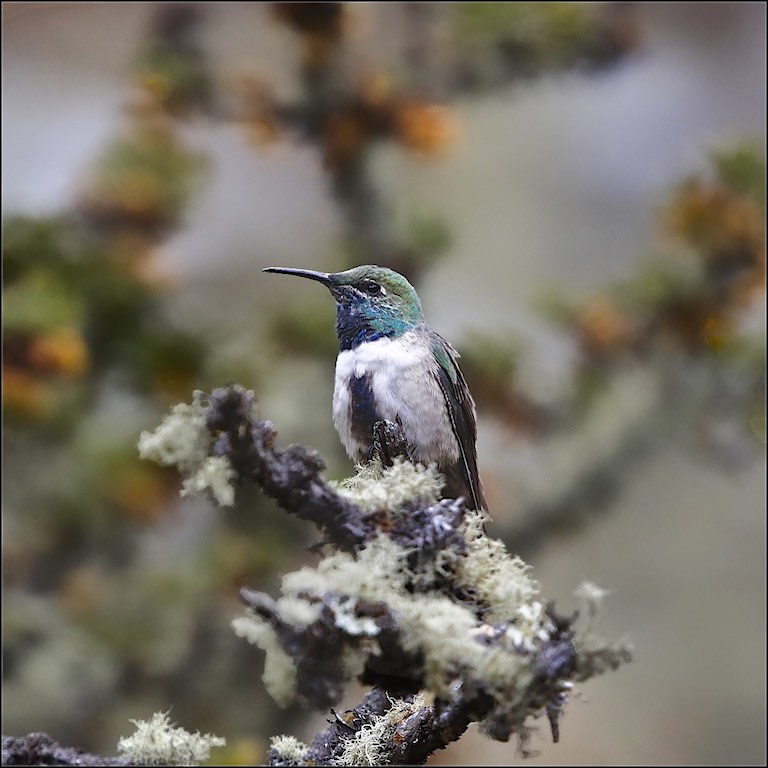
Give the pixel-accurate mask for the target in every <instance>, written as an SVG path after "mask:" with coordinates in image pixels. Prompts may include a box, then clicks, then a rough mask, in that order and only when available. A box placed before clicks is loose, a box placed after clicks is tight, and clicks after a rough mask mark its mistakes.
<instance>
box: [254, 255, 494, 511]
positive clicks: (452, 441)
mask: <svg viewBox="0 0 768 768" xmlns="http://www.w3.org/2000/svg"><path fill="white" fill-rule="evenodd" d="M264 271H265V272H279V273H283V274H286V275H297V276H298V277H306V278H309V279H310V280H317V281H318V282H320V283H322V284H323V285H325V287H326V288H328V290H329V291H330V292H331V295H332V296H333V298H334V299H336V335H337V336H338V338H339V356H338V357H337V358H336V382H335V387H334V391H333V424H334V426H335V427H336V431H337V432H338V433H339V437H340V438H341V442H342V443H343V445H344V448H345V449H346V451H347V453H348V454H349V456H350V458H351V459H352V460H353V461H364V460H366V459H367V458H368V457H369V452H370V449H371V445H372V443H373V428H374V425H375V424H376V422H377V421H382V420H385V419H386V420H388V421H392V422H398V423H399V424H400V425H401V427H402V430H403V433H404V435H405V439H406V440H407V442H408V445H409V447H410V450H411V455H412V457H413V459H414V460H416V461H418V462H420V463H422V464H432V463H434V464H436V465H437V468H438V470H439V471H440V472H441V473H442V474H443V475H444V476H445V480H446V486H445V490H444V493H445V495H446V496H447V497H450V498H456V497H458V496H463V497H464V498H465V499H466V500H467V503H468V504H470V505H472V507H473V508H474V509H486V508H487V507H486V503H485V498H484V496H483V487H482V484H481V483H480V477H479V475H478V472H477V450H476V447H475V440H476V437H477V421H476V416H475V403H474V401H473V400H472V395H470V393H469V389H468V388H467V383H466V381H465V380H464V376H463V375H462V373H461V371H460V370H459V366H458V364H457V363H456V359H457V358H458V357H459V354H458V352H456V350H455V349H454V348H453V347H452V346H451V345H450V344H449V343H448V342H447V341H446V340H445V339H444V338H443V337H442V336H440V335H439V334H437V333H435V331H433V330H432V329H431V328H430V327H429V326H428V325H427V323H426V321H425V320H424V315H423V313H422V310H421V302H420V301H419V297H418V295H417V294H416V291H415V290H414V288H413V286H412V285H411V284H410V283H409V282H408V281H407V280H406V279H405V278H404V277H403V276H402V275H400V274H398V273H397V272H393V271H392V270H391V269H386V268H384V267H377V266H373V265H370V264H369V265H365V266H361V267H354V268H353V269H348V270H346V271H345V272H335V273H326V272H315V271H314V270H309V269H289V268H287V267H268V268H267V269H265V270H264Z"/></svg>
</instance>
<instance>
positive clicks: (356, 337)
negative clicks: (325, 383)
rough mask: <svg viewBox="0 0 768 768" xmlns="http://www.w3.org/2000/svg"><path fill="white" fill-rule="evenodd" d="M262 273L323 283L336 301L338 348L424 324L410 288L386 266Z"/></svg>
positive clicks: (279, 269) (280, 269)
mask: <svg viewBox="0 0 768 768" xmlns="http://www.w3.org/2000/svg"><path fill="white" fill-rule="evenodd" d="M264 271H265V272H280V273H283V274H286V275H297V276H298V277H306V278H309V279H310V280H316V281H318V282H320V283H323V285H325V287H326V288H328V290H329V291H330V292H331V294H332V296H333V298H334V299H336V304H337V312H336V331H337V334H338V336H339V344H340V346H341V348H342V349H351V348H352V347H355V346H357V345H358V344H361V343H363V342H365V341H375V340H376V339H379V338H382V337H384V336H387V337H390V338H394V337H397V336H400V335H402V334H403V333H405V332H406V331H407V330H409V329H411V328H413V327H415V326H416V325H418V324H419V323H423V322H424V315H423V314H422V311H421V302H420V301H419V297H418V295H417V293H416V291H415V289H414V287H413V286H412V285H411V284H410V283H409V282H408V281H407V280H406V279H405V278H404V277H403V276H402V275H400V274H398V273H397V272H394V271H393V270H391V269H387V268H386V267H377V266H375V265H373V264H365V265H363V266H361V267H354V268H352V269H347V270H345V271H344V272H330V273H327V272H315V271H314V270H311V269H289V268H287V267H267V269H265V270H264Z"/></svg>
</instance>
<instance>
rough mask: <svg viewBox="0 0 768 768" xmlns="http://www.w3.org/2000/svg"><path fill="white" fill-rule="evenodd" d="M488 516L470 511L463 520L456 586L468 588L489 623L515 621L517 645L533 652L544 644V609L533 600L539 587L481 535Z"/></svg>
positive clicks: (526, 568) (492, 541)
mask: <svg viewBox="0 0 768 768" xmlns="http://www.w3.org/2000/svg"><path fill="white" fill-rule="evenodd" d="M486 520H487V516H486V515H484V514H483V513H481V512H474V511H470V512H468V513H467V514H466V516H465V518H464V525H465V526H466V528H465V537H466V540H467V552H466V555H465V556H464V557H463V558H459V559H458V561H457V568H456V576H455V579H456V582H457V583H458V584H460V585H462V586H465V587H467V588H470V589H471V590H472V591H473V593H474V594H475V595H476V596H477V598H478V600H479V601H480V602H481V603H482V604H483V605H485V606H486V607H487V610H486V612H485V615H484V618H485V620H486V621H487V622H489V623H494V622H499V621H512V620H514V621H515V628H514V630H515V631H516V632H517V633H518V642H517V645H519V646H521V647H525V648H527V649H529V650H530V649H532V647H533V645H534V642H535V641H536V640H546V639H547V637H548V634H547V631H546V617H545V616H544V607H543V605H542V604H541V602H539V601H538V600H536V598H537V596H538V594H539V585H538V584H537V583H536V581H534V580H533V579H532V578H531V577H530V575H529V573H530V570H531V569H530V566H529V565H528V564H527V563H525V562H523V560H521V559H520V558H519V557H517V556H514V557H513V556H512V555H510V554H509V552H507V548H506V547H505V546H504V543H503V542H501V541H499V540H498V539H491V538H489V537H488V536H486V535H485V533H484V532H483V523H484V522H485V521H486Z"/></svg>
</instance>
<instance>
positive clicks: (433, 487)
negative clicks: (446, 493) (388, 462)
mask: <svg viewBox="0 0 768 768" xmlns="http://www.w3.org/2000/svg"><path fill="white" fill-rule="evenodd" d="M331 485H332V486H333V487H335V488H336V490H337V492H338V493H339V494H340V495H342V496H345V497H346V498H348V499H349V500H350V501H353V502H354V503H355V504H357V505H358V506H359V507H360V508H361V509H363V510H364V511H365V512H368V513H372V512H377V511H379V510H387V511H388V512H389V513H390V514H396V513H397V512H398V510H400V509H401V508H402V507H403V506H405V505H406V504H413V503H417V504H420V505H424V506H429V505H430V504H434V503H435V502H437V501H438V499H439V498H440V491H442V489H443V486H444V485H445V481H444V480H443V476H442V475H441V474H440V473H439V472H438V471H437V470H436V469H435V467H434V466H429V467H424V466H422V465H421V464H413V463H411V462H410V461H407V460H406V459H403V458H402V457H398V458H396V459H395V460H394V463H393V465H392V466H391V467H382V465H381V462H380V461H379V460H378V459H375V460H374V461H371V462H369V463H368V464H358V465H357V466H356V467H355V474H354V475H353V476H352V477H348V478H346V479H344V480H341V481H340V482H338V483H331Z"/></svg>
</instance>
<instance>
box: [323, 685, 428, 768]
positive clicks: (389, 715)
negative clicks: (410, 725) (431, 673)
mask: <svg viewBox="0 0 768 768" xmlns="http://www.w3.org/2000/svg"><path fill="white" fill-rule="evenodd" d="M391 701H392V707H391V708H390V709H388V710H387V711H386V712H385V713H384V714H383V715H380V716H378V717H376V718H374V720H373V721H372V722H370V723H366V724H365V725H363V726H362V728H360V730H358V731H357V732H356V733H354V734H353V735H352V736H350V737H349V738H348V739H344V740H343V743H342V746H343V748H342V751H341V753H340V755H339V756H338V757H337V758H336V765H383V764H384V758H385V757H386V754H387V745H388V744H389V743H391V740H392V736H393V734H394V732H395V729H396V728H397V726H398V725H399V724H400V723H401V722H402V721H403V720H404V719H405V718H406V717H408V716H409V715H411V714H412V713H414V712H417V711H418V710H420V709H422V708H423V707H424V706H425V705H426V702H425V700H424V697H423V696H422V695H418V696H416V697H415V698H414V700H413V701H412V702H408V701H404V700H403V699H392V700H391Z"/></svg>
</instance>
